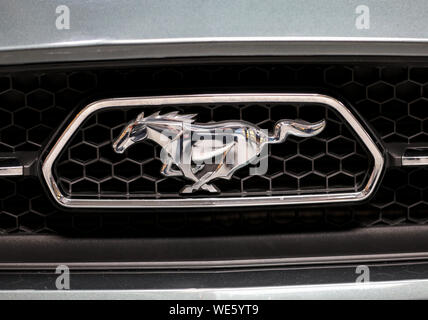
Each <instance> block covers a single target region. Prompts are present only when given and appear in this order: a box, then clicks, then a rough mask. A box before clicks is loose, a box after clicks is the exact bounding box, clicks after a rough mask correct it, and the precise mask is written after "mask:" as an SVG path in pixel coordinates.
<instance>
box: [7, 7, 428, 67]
mask: <svg viewBox="0 0 428 320" xmlns="http://www.w3.org/2000/svg"><path fill="white" fill-rule="evenodd" d="M62 5H64V1H61V0H39V1H36V2H31V1H26V0H15V1H5V2H4V3H2V4H1V10H0V64H22V63H36V62H55V61H85V60H108V59H130V58H166V57H197V56H217V57H218V56H237V55H238V56H255V55H274V56H275V55H276V56H278V55H281V56H284V55H288V56H290V55H305V56H313V55H356V54H358V55H388V56H393V55H410V56H421V55H424V56H426V55H427V54H428V50H427V49H428V20H427V19H426V14H425V12H426V10H422V8H426V6H427V3H426V1H424V0H414V1H412V2H405V1H400V0H390V1H388V2H385V1H377V0H367V1H364V5H365V6H366V7H367V8H368V14H369V20H368V23H369V24H368V28H363V29H361V28H359V27H358V21H357V19H358V17H359V16H360V15H361V13H360V12H361V11H358V6H360V5H361V3H360V2H358V1H341V0H334V1H330V0H301V1H292V0H266V1H255V0H236V1H233V2H232V3H231V2H230V1H225V0H211V1H198V2H193V1H187V0H176V1H173V0H166V1H156V0H146V1H138V0H127V1H125V2H123V1H103V0H94V1H79V0H69V1H67V3H66V5H67V8H68V9H69V10H68V12H69V22H70V23H69V29H61V28H60V29H58V28H57V23H56V22H57V19H58V18H59V19H61V14H63V11H61V10H60V11H57V8H58V7H59V6H62ZM57 12H58V13H57Z"/></svg>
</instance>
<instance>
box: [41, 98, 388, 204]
mask: <svg viewBox="0 0 428 320" xmlns="http://www.w3.org/2000/svg"><path fill="white" fill-rule="evenodd" d="M252 102H254V103H260V102H267V103H290V102H295V103H318V104H324V105H327V106H329V107H330V108H332V109H334V110H336V111H337V112H338V113H339V114H340V115H341V116H342V117H343V118H344V120H345V121H347V122H348V124H349V125H350V126H351V128H352V129H353V130H354V131H355V133H356V134H357V135H358V136H359V138H360V139H361V141H362V142H363V143H364V144H365V146H366V147H367V149H368V151H369V152H370V153H371V155H372V156H373V170H372V172H371V174H370V176H369V178H368V180H367V184H366V185H365V186H364V187H363V188H362V190H360V191H356V192H344V193H328V194H302V195H286V196H257V197H245V198H243V197H230V198H215V197H207V198H183V199H78V198H73V199H72V198H68V197H66V196H64V195H63V194H62V193H61V191H60V189H59V188H58V186H57V184H56V182H55V179H54V177H53V172H52V167H53V164H54V162H55V160H56V158H57V157H58V156H59V154H60V153H61V150H62V149H63V148H64V147H65V146H66V144H67V142H68V141H69V140H70V139H71V138H72V136H73V133H74V132H75V131H76V130H78V128H79V127H80V125H81V124H82V123H83V121H84V120H85V119H86V118H87V117H88V116H90V115H91V114H92V113H93V112H96V111H99V110H102V109H110V108H120V107H121V106H123V107H125V106H126V107H144V106H160V105H172V104H181V105H186V104H198V103H199V104H203V103H226V104H227V103H252ZM383 167H384V158H383V156H382V153H381V152H380V150H379V149H378V147H377V146H376V144H375V143H374V141H373V140H372V138H371V137H370V135H369V134H368V133H367V131H366V130H365V129H364V128H363V127H362V126H361V124H360V123H359V121H358V120H357V119H356V118H355V116H354V115H353V114H352V113H351V112H350V111H349V109H348V108H346V106H345V105H343V104H342V103H341V102H340V101H338V100H337V99H334V98H332V97H329V96H326V95H320V94H286V93H284V94H270V93H268V94H267V93H260V94H212V95H182V96H158V97H137V98H116V99H105V100H100V101H96V102H93V103H91V104H89V105H87V106H86V107H85V108H84V109H83V110H82V111H80V112H79V113H78V114H77V116H76V117H75V118H74V119H73V120H72V121H71V123H70V124H69V125H68V127H67V128H66V129H65V131H64V132H63V133H62V135H61V136H60V138H59V139H58V141H57V142H56V143H55V145H54V146H53V148H52V149H51V151H50V152H49V153H48V155H47V157H46V159H45V161H44V163H43V165H42V174H43V177H44V179H45V181H46V183H47V185H48V188H49V190H50V192H51V193H52V195H53V197H54V199H55V200H56V201H57V202H58V203H59V204H60V205H62V206H65V207H70V208H167V207H169V208H171V207H181V208H189V207H233V206H260V205H285V204H318V203H336V202H353V201H362V200H365V199H367V198H368V197H369V196H370V195H371V194H372V193H373V191H374V189H375V186H376V184H377V182H378V181H379V178H380V175H381V173H382V170H383Z"/></svg>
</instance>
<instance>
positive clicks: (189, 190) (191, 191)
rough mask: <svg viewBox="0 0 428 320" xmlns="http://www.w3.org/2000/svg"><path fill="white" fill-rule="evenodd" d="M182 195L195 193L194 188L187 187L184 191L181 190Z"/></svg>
mask: <svg viewBox="0 0 428 320" xmlns="http://www.w3.org/2000/svg"><path fill="white" fill-rule="evenodd" d="M180 193H184V194H186V193H193V188H192V186H185V187H184V188H183V189H181V190H180Z"/></svg>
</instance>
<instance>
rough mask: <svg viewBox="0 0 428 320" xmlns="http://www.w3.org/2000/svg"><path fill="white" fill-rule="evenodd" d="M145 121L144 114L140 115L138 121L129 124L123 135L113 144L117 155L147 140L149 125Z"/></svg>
mask: <svg viewBox="0 0 428 320" xmlns="http://www.w3.org/2000/svg"><path fill="white" fill-rule="evenodd" d="M143 119H144V112H142V113H140V114H139V115H138V117H137V119H135V120H133V121H131V122H129V123H128V125H127V126H126V127H125V129H123V131H122V133H121V134H120V135H119V137H118V138H117V139H116V141H115V142H114V143H113V149H114V151H116V152H117V153H123V152H124V151H125V150H126V149H128V148H129V147H130V146H131V145H133V144H134V143H136V142H138V141H141V140H144V139H146V138H147V124H146V123H145V121H143Z"/></svg>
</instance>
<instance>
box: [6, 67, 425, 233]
mask: <svg viewBox="0 0 428 320" xmlns="http://www.w3.org/2000/svg"><path fill="white" fill-rule="evenodd" d="M261 91H273V92H296V91H314V92H321V93H327V94H329V95H331V96H333V97H337V98H338V99H340V100H343V101H345V102H347V103H349V104H351V105H352V106H353V107H355V109H356V110H357V111H358V112H359V113H360V114H361V116H362V117H363V118H364V119H365V120H366V121H367V122H368V123H369V124H370V125H371V126H372V128H373V129H374V131H375V132H376V134H378V136H379V137H381V139H382V141H383V142H386V143H390V142H426V141H427V135H428V125H427V124H428V100H427V99H428V66H426V65H424V64H420V63H417V64H416V63H415V64H407V65H406V64H405V63H400V64H398V63H397V64H394V63H391V64H373V63H372V64H369V63H358V64H351V63H349V64H343V63H340V64H331V63H321V64H309V63H308V64H291V63H260V64H254V63H247V64H243V63H227V64H221V63H216V64H205V65H179V66H174V65H170V66H167V67H165V66H150V67H141V66H140V67H135V66H132V67H94V68H88V67H85V68H81V69H79V68H73V70H70V69H67V67H66V66H65V67H64V68H63V69H60V68H56V69H55V70H51V71H49V70H48V71H44V70H43V69H34V71H29V72H15V71H13V72H9V71H1V70H0V152H13V151H30V150H31V151H37V150H40V149H41V148H44V147H45V146H46V144H47V142H48V139H49V138H50V137H51V136H53V134H54V133H55V132H56V130H59V128H60V125H61V122H63V121H65V120H66V117H67V116H69V115H70V113H72V112H74V111H73V110H75V109H76V108H79V107H81V106H82V105H84V104H86V103H87V102H89V101H93V100H95V99H100V98H103V97H116V96H118V95H121V96H144V95H166V94H191V93H210V92H213V93H217V92H223V93H224V92H261ZM221 116H224V113H223V114H222V113H219V117H221ZM214 120H218V119H217V118H215V119H214ZM296 143H297V142H296ZM299 143H300V144H301V143H302V142H301V141H300V142H299ZM427 178H428V170H427V169H425V168H393V169H389V170H388V171H387V172H386V174H385V177H384V178H383V179H382V181H381V185H380V188H379V190H378V191H377V193H376V195H375V197H374V198H373V199H372V200H371V201H370V202H369V203H367V204H355V205H352V206H335V207H298V208H291V207H285V208H252V209H245V210H244V209H234V210H229V209H222V210H216V211H213V210H204V211H201V210H198V209H196V210H194V211H188V210H187V211H184V210H179V211H178V212H161V211H150V210H145V211H144V212H141V211H140V212H135V211H125V212H124V211H121V212H114V211H106V210H103V212H94V211H91V212H86V211H85V210H81V211H79V210H77V211H72V212H69V211H67V212H65V211H63V210H61V209H58V208H57V207H55V206H54V205H53V204H52V202H51V201H50V199H49V198H48V196H47V192H46V190H45V189H44V186H43V185H42V183H41V182H40V179H39V178H37V177H22V178H0V204H1V213H0V233H3V234H11V233H61V234H70V235H81V234H84V235H107V236H108V235H124V236H127V235H130V236H131V235H141V236H146V235H147V236H162V235H176V236H181V235H192V234H200V235H205V234H206V235H213V234H243V233H262V232H297V231H301V230H308V229H309V230H314V229H316V230H329V229H344V228H350V227H355V226H360V227H365V226H381V225H400V224H426V223H427V222H428V192H427V187H428V186H427V184H426V181H428V180H427Z"/></svg>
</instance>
